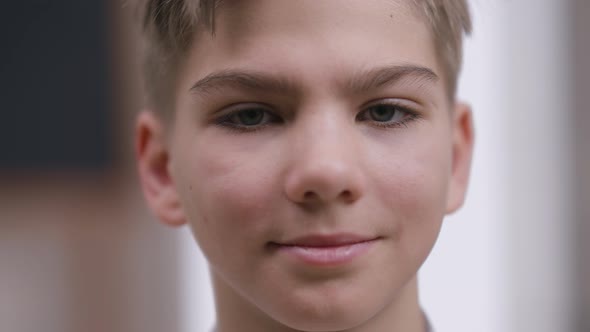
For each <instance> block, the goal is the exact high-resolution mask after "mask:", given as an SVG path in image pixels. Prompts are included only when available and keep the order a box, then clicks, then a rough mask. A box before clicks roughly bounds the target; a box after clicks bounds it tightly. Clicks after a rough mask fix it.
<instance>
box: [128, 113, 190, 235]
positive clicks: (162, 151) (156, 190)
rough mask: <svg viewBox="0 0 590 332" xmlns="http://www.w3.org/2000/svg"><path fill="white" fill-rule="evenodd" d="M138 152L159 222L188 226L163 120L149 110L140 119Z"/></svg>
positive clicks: (142, 178) (146, 191) (143, 180)
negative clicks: (173, 177) (176, 184)
mask: <svg viewBox="0 0 590 332" xmlns="http://www.w3.org/2000/svg"><path fill="white" fill-rule="evenodd" d="M135 152H136V158H137V166H138V171H139V179H140V182H141V185H142V189H143V193H144V196H145V198H146V200H147V202H148V204H149V206H150V208H151V209H152V211H153V212H154V213H155V214H156V216H157V217H158V219H160V221H161V222H163V223H164V224H167V225H170V226H180V225H183V224H185V223H186V218H185V215H184V211H183V210H182V206H181V204H180V200H179V197H178V193H177V191H176V187H175V186H174V181H173V179H172V177H171V174H170V154H169V150H168V144H167V142H166V137H165V134H164V127H163V124H162V122H161V121H160V119H159V118H158V117H157V116H156V115H155V114H154V113H153V112H150V111H144V112H141V113H140V114H139V115H138V117H137V123H136V131H135Z"/></svg>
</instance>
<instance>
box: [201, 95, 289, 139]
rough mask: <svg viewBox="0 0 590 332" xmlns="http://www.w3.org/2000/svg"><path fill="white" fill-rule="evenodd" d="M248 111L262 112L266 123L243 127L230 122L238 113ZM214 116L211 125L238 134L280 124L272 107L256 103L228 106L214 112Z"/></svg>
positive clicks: (278, 117)
mask: <svg viewBox="0 0 590 332" xmlns="http://www.w3.org/2000/svg"><path fill="white" fill-rule="evenodd" d="M249 109H258V110H261V111H263V112H264V113H265V116H266V117H268V119H267V121H265V122H263V123H261V124H258V125H244V124H240V123H234V122H233V121H232V118H233V117H234V116H236V115H238V114H239V112H242V111H246V110H249ZM214 114H215V116H214V117H213V120H212V121H213V123H215V124H216V125H218V126H221V127H224V128H226V129H229V130H232V131H238V132H253V131H257V130H260V129H263V128H265V127H267V126H271V125H273V124H276V123H278V122H281V116H279V115H277V112H275V111H274V109H273V108H272V107H270V106H268V105H265V104H264V103H256V102H250V103H244V102H241V103H235V104H230V105H229V106H226V107H223V108H221V109H220V110H218V111H216V112H214Z"/></svg>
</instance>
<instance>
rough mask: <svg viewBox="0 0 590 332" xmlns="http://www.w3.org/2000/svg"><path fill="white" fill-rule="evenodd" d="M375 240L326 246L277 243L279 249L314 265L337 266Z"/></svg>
mask: <svg viewBox="0 0 590 332" xmlns="http://www.w3.org/2000/svg"><path fill="white" fill-rule="evenodd" d="M375 241H376V240H370V241H364V242H358V243H351V244H345V245H338V246H327V247H306V246H291V245H289V246H287V245H279V247H278V248H279V251H280V252H283V253H286V254H287V255H289V256H291V257H294V258H296V259H297V260H299V261H301V262H303V263H305V264H309V265H314V266H337V265H343V264H346V263H350V262H352V261H353V260H354V259H355V258H357V257H359V256H361V255H363V254H365V253H367V251H369V249H370V248H371V247H372V246H373V244H374V243H375Z"/></svg>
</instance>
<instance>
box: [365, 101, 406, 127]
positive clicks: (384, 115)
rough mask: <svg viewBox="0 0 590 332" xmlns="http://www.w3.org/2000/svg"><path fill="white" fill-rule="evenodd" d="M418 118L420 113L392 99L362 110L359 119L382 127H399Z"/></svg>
mask: <svg viewBox="0 0 590 332" xmlns="http://www.w3.org/2000/svg"><path fill="white" fill-rule="evenodd" d="M416 118H418V114H417V113H416V112H414V111H412V110H410V109H409V108H407V107H404V106H401V105H399V103H396V102H392V101H380V102H379V103H376V104H372V105H370V106H368V107H366V108H365V109H364V110H363V111H361V112H360V113H359V114H358V115H357V117H356V120H357V121H371V122H373V123H374V124H375V125H377V126H381V127H399V126H404V125H406V124H407V123H408V122H409V121H412V120H415V119H416Z"/></svg>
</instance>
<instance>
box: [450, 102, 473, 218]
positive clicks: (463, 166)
mask: <svg viewBox="0 0 590 332" xmlns="http://www.w3.org/2000/svg"><path fill="white" fill-rule="evenodd" d="M453 117H454V118H453V159H452V162H453V165H452V168H451V172H452V173H451V182H450V184H449V186H450V187H449V195H448V198H447V210H446V212H447V213H453V212H455V211H456V210H457V209H459V208H460V207H461V206H462V205H463V202H464V200H465V193H466V192H467V185H468V183H469V173H470V170H471V158H472V155H473V141H474V128H473V118H472V113H471V108H470V107H469V106H468V105H466V104H457V105H456V106H455V112H454V114H453Z"/></svg>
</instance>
